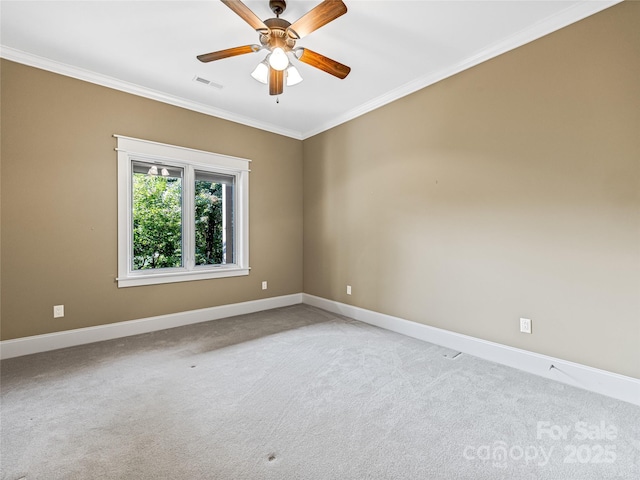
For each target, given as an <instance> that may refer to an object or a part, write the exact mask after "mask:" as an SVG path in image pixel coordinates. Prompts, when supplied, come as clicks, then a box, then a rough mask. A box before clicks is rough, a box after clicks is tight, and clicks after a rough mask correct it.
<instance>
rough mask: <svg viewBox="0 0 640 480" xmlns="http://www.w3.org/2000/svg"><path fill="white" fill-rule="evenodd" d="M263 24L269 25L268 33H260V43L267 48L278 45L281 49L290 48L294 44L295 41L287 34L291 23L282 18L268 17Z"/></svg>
mask: <svg viewBox="0 0 640 480" xmlns="http://www.w3.org/2000/svg"><path fill="white" fill-rule="evenodd" d="M264 24H265V25H266V26H267V27H269V34H268V35H260V43H262V45H264V46H265V47H268V48H276V47H280V48H282V49H283V50H290V49H292V48H293V47H294V46H295V44H296V41H295V40H294V39H293V38H291V36H290V35H288V34H287V28H289V26H290V25H291V23H289V22H287V21H286V20H285V19H283V18H269V19H267V20H265V21H264Z"/></svg>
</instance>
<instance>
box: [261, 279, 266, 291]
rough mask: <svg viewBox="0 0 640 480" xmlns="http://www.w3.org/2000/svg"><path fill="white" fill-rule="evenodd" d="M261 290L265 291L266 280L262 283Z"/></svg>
mask: <svg viewBox="0 0 640 480" xmlns="http://www.w3.org/2000/svg"><path fill="white" fill-rule="evenodd" d="M262 289H263V290H266V289H267V282H266V280H265V281H264V282H262Z"/></svg>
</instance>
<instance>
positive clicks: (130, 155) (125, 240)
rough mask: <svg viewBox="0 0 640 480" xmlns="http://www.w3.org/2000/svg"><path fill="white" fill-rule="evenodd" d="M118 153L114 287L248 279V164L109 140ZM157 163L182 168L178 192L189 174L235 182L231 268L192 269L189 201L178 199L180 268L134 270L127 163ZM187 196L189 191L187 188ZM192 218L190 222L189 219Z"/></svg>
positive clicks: (150, 144) (175, 148)
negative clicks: (229, 178) (205, 173)
mask: <svg viewBox="0 0 640 480" xmlns="http://www.w3.org/2000/svg"><path fill="white" fill-rule="evenodd" d="M114 137H116V139H117V148H116V150H117V152H118V277H117V281H118V288H120V287H136V286H141V285H156V284H161V283H173V282H187V281H192V280H206V279H210V278H221V277H237V276H241V275H249V270H250V267H249V172H250V170H249V164H250V162H251V161H250V160H247V159H244V158H237V157H229V156H226V155H221V154H217V153H211V152H205V151H202V150H194V149H191V148H186V147H178V146H175V145H167V144H164V143H157V142H151V141H148V140H140V139H137V138H131V137H125V136H122V135H114ZM134 161H142V162H151V163H153V162H156V163H163V164H167V165H173V166H176V167H182V168H184V176H183V180H182V181H183V192H184V191H185V186H186V185H187V182H191V183H193V182H194V181H195V177H194V171H195V170H202V171H210V172H215V173H221V174H225V175H233V176H235V178H236V181H235V188H234V192H233V193H234V214H235V218H234V220H235V221H234V234H235V239H234V252H235V263H231V264H224V265H195V252H194V251H193V250H194V246H193V238H194V230H195V217H194V215H193V214H192V213H193V209H194V199H192V198H189V197H190V196H189V195H183V202H184V204H183V238H182V242H183V249H184V251H183V266H182V267H175V268H166V269H159V270H153V269H148V270H133V269H132V266H133V206H132V203H133V199H132V180H131V178H132V164H133V162H134ZM187 191H189V189H187ZM191 217H194V218H191Z"/></svg>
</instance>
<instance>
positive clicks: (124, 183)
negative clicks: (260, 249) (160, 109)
mask: <svg viewBox="0 0 640 480" xmlns="http://www.w3.org/2000/svg"><path fill="white" fill-rule="evenodd" d="M116 138H117V141H118V148H117V151H118V287H132V286H138V285H151V284H158V283H169V282H182V281H189V280H202V279H208V278H218V277H229V276H238V275H248V274H249V240H248V239H249V235H248V234H249V222H248V220H249V219H248V207H249V202H248V195H249V168H248V167H249V160H244V159H240V158H234V157H227V156H224V155H218V154H214V153H209V152H203V151H200V150H192V149H188V148H183V147H176V146H172V145H165V144H160V143H155V142H149V141H145V140H138V139H134V138H129V137H123V136H119V135H116Z"/></svg>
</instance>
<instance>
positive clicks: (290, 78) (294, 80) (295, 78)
mask: <svg viewBox="0 0 640 480" xmlns="http://www.w3.org/2000/svg"><path fill="white" fill-rule="evenodd" d="M301 81H302V76H301V75H300V72H298V69H297V68H296V67H294V66H293V65H290V66H289V68H287V87H291V86H293V85H297V84H299V83H300V82H301Z"/></svg>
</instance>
